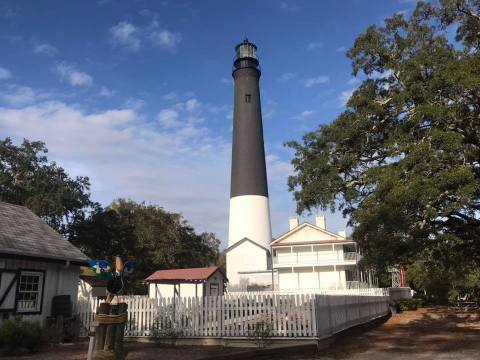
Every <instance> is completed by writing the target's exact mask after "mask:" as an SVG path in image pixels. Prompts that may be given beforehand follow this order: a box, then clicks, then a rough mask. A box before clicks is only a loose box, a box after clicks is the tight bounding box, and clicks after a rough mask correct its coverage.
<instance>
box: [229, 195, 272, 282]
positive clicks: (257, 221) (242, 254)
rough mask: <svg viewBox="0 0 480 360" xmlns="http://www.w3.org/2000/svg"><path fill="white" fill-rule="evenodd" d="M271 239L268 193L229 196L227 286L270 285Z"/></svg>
mask: <svg viewBox="0 0 480 360" xmlns="http://www.w3.org/2000/svg"><path fill="white" fill-rule="evenodd" d="M271 240H272V230H271V224H270V209H269V203H268V197H266V196H261V195H241V196H235V197H233V198H231V199H230V223H229V236H228V249H227V252H226V257H227V259H226V260H227V277H228V280H229V289H230V290H247V288H249V287H252V286H256V287H258V288H262V287H270V286H271V280H272V275H271V270H270V269H271V255H270V242H271Z"/></svg>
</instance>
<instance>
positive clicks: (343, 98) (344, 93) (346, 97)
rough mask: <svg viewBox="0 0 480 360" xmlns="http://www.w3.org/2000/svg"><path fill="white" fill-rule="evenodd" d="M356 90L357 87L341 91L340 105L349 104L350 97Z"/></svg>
mask: <svg viewBox="0 0 480 360" xmlns="http://www.w3.org/2000/svg"><path fill="white" fill-rule="evenodd" d="M354 91H355V89H348V90H344V91H342V92H341V93H340V95H339V96H338V101H339V105H340V106H345V105H347V102H348V100H349V99H350V97H351V96H352V94H353V92H354Z"/></svg>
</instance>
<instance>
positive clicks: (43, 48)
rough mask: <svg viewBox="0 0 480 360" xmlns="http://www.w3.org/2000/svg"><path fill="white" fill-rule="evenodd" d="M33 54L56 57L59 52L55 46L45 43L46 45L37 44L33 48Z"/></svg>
mask: <svg viewBox="0 0 480 360" xmlns="http://www.w3.org/2000/svg"><path fill="white" fill-rule="evenodd" d="M33 52H34V53H35V54H42V55H47V56H55V55H56V54H57V53H58V50H57V48H56V47H55V46H53V45H50V44H46V43H44V44H35V45H34V46H33Z"/></svg>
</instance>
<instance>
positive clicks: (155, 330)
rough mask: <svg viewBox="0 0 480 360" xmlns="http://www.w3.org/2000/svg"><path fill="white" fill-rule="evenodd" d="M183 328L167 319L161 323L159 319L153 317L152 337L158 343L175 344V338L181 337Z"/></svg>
mask: <svg viewBox="0 0 480 360" xmlns="http://www.w3.org/2000/svg"><path fill="white" fill-rule="evenodd" d="M183 335H184V334H183V329H181V328H177V327H175V324H173V322H172V321H170V320H168V321H166V323H163V326H162V325H161V322H160V319H155V320H154V322H153V327H152V337H153V338H154V339H155V340H156V341H157V342H158V343H165V342H167V343H170V345H176V343H177V340H178V339H179V338H181V337H183Z"/></svg>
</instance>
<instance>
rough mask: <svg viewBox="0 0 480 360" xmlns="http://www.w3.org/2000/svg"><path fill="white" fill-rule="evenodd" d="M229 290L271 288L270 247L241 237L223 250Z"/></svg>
mask: <svg viewBox="0 0 480 360" xmlns="http://www.w3.org/2000/svg"><path fill="white" fill-rule="evenodd" d="M225 254H226V261H227V275H228V279H229V291H257V290H271V285H272V257H271V253H270V249H268V248H265V247H264V246H262V245H261V244H259V243H258V242H255V241H253V240H251V239H249V238H243V239H242V240H240V241H237V242H236V243H234V244H233V245H232V246H230V247H228V248H227V249H226V250H225Z"/></svg>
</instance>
